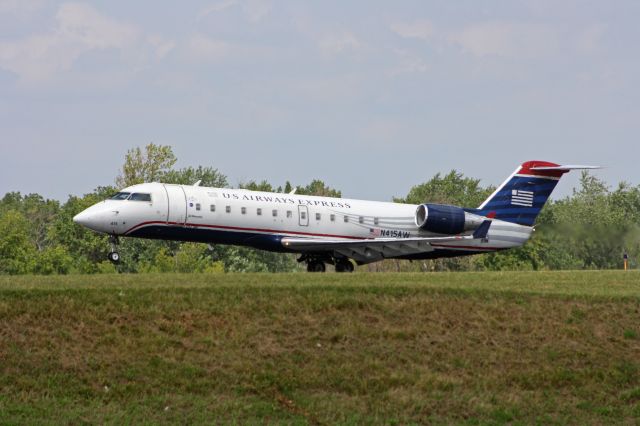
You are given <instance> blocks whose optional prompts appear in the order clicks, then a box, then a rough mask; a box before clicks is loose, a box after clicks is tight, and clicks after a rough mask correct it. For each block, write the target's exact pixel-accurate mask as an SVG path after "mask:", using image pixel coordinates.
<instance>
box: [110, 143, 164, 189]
mask: <svg viewBox="0 0 640 426" xmlns="http://www.w3.org/2000/svg"><path fill="white" fill-rule="evenodd" d="M176 161H177V159H176V156H175V155H174V154H173V150H172V149H171V147H170V146H167V145H155V144H153V143H150V144H148V145H147V146H145V147H144V151H143V150H142V149H141V148H140V147H137V148H134V149H130V150H129V151H127V154H126V156H125V161H124V164H123V165H122V169H121V171H120V174H119V175H118V177H117V178H116V186H117V187H118V188H124V187H127V186H131V185H135V184H138V183H143V182H159V181H161V180H163V178H164V176H165V175H166V174H167V173H168V172H169V171H170V170H171V168H172V167H173V165H174V164H175V163H176Z"/></svg>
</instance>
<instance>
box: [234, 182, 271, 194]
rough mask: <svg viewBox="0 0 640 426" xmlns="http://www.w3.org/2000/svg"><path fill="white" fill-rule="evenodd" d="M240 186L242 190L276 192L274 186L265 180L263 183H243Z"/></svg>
mask: <svg viewBox="0 0 640 426" xmlns="http://www.w3.org/2000/svg"><path fill="white" fill-rule="evenodd" d="M238 186H239V187H240V189H248V190H250V191H262V192H276V190H275V189H274V188H273V186H272V185H271V184H270V183H269V182H267V181H266V180H263V181H261V182H256V181H255V180H250V181H249V182H245V183H241V184H240V185H238Z"/></svg>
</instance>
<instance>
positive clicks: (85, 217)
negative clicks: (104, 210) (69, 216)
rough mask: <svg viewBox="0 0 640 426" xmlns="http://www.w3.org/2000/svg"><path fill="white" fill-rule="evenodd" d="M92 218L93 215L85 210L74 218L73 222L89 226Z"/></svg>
mask: <svg viewBox="0 0 640 426" xmlns="http://www.w3.org/2000/svg"><path fill="white" fill-rule="evenodd" d="M90 218H91V214H90V213H89V212H87V211H86V210H85V211H83V212H80V213H78V214H77V215H75V216H74V217H73V222H74V223H77V224H78V225H82V226H88V225H89V223H90Z"/></svg>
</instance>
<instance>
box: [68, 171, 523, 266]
mask: <svg viewBox="0 0 640 426" xmlns="http://www.w3.org/2000/svg"><path fill="white" fill-rule="evenodd" d="M122 191H123V193H131V194H144V195H146V194H150V201H149V200H147V199H145V200H144V201H135V200H131V199H126V200H113V199H109V200H105V201H103V202H101V203H98V204H96V205H94V206H92V207H90V208H89V209H87V210H85V211H84V212H82V213H80V214H79V215H78V216H76V217H75V218H74V220H75V221H76V222H78V223H80V224H82V225H85V226H87V227H89V228H91V229H93V230H95V231H98V232H103V233H106V234H110V235H116V236H132V237H141V238H158V239H172V240H184V241H199V242H206V243H211V244H216V243H221V244H239V245H247V246H254V247H258V248H262V249H267V250H274V251H290V250H287V249H286V248H284V247H283V246H282V244H280V239H281V238H282V237H292V236H295V237H299V238H304V237H309V238H331V239H345V240H363V239H377V238H394V239H403V238H415V237H431V236H437V235H439V234H433V233H430V232H428V231H425V230H422V229H420V228H419V227H418V226H417V225H416V220H415V213H416V207H417V206H416V205H413V204H401V203H389V202H377V201H363V200H352V199H343V198H329V197H316V196H307V195H296V194H282V193H268V192H259V191H249V190H242V189H226V188H207V187H200V186H188V185H170V184H161V183H146V184H140V185H134V186H131V187H129V188H125V189H123V190H122ZM531 232H532V228H531V227H529V226H522V225H517V224H514V223H510V222H504V221H500V220H494V221H493V224H492V226H491V228H490V231H489V234H488V236H487V238H486V239H483V240H465V241H460V242H447V243H446V244H444V243H443V244H441V245H438V244H433V246H434V248H436V247H437V248H438V249H439V250H441V251H447V252H450V251H460V252H462V253H460V254H466V253H473V252H486V251H495V250H499V249H506V248H511V247H517V246H520V245H522V244H523V243H524V242H526V241H527V240H528V238H529V237H530V235H531ZM429 257H437V256H432V255H430V256H429Z"/></svg>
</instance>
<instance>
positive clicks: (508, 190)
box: [468, 161, 600, 226]
mask: <svg viewBox="0 0 640 426" xmlns="http://www.w3.org/2000/svg"><path fill="white" fill-rule="evenodd" d="M598 168H600V167H598V166H576V165H565V166H563V165H559V164H555V163H549V162H547V161H527V162H526V163H523V164H522V165H521V166H520V167H518V168H517V169H516V171H515V172H513V174H512V175H511V176H509V178H508V179H507V180H505V181H504V182H503V183H502V185H500V186H499V187H498V189H496V190H495V191H494V193H493V194H491V195H490V196H489V198H487V199H486V200H485V202H484V203H482V205H481V206H480V207H478V208H477V209H474V210H468V211H470V212H472V213H475V214H479V215H482V216H487V217H489V218H494V219H500V220H504V221H506V222H512V223H517V224H519V225H526V226H533V224H534V223H535V220H536V217H538V214H540V210H542V207H543V206H544V204H545V203H546V202H547V200H548V199H549V196H550V195H551V192H553V190H554V188H555V187H556V185H557V184H558V181H559V180H560V178H561V177H562V175H563V174H565V173H567V172H569V171H571V170H583V169H598Z"/></svg>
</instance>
